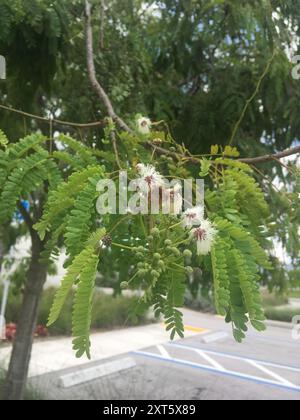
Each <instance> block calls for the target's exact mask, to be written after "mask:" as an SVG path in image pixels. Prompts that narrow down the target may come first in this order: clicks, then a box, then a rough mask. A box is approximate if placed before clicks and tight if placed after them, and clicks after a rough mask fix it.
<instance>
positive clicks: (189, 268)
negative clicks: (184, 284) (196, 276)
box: [185, 267, 194, 274]
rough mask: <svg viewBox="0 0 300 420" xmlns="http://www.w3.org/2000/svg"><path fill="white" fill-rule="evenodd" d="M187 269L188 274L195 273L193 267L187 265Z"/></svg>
mask: <svg viewBox="0 0 300 420" xmlns="http://www.w3.org/2000/svg"><path fill="white" fill-rule="evenodd" d="M185 271H186V273H187V274H193V273H194V269H193V268H192V267H185Z"/></svg>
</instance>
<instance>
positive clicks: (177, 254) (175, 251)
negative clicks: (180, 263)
mask: <svg viewBox="0 0 300 420" xmlns="http://www.w3.org/2000/svg"><path fill="white" fill-rule="evenodd" d="M172 254H174V255H175V257H180V255H181V252H180V251H179V249H178V248H175V247H173V248H172Z"/></svg>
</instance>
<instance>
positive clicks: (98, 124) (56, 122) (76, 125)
mask: <svg viewBox="0 0 300 420" xmlns="http://www.w3.org/2000/svg"><path fill="white" fill-rule="evenodd" d="M0 109H3V110H4V111H8V112H12V113H14V114H18V115H21V116H22V117H26V118H30V119H32V120H35V121H41V122H44V123H46V124H49V125H50V123H52V124H53V125H60V126H66V127H73V128H79V129H85V128H86V129H91V128H97V127H103V126H104V125H105V122H104V121H96V122H91V123H85V124H81V123H74V122H70V121H62V120H57V119H55V118H54V119H52V120H50V118H46V117H41V116H40V115H34V114H30V113H29V112H25V111H21V110H20V109H15V108H12V107H10V106H6V105H2V104H0Z"/></svg>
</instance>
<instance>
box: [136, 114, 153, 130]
mask: <svg viewBox="0 0 300 420" xmlns="http://www.w3.org/2000/svg"><path fill="white" fill-rule="evenodd" d="M151 126H152V121H151V120H150V118H147V117H141V118H139V119H138V120H137V128H138V131H139V132H140V133H141V134H150V130H151Z"/></svg>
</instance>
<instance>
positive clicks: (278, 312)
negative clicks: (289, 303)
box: [265, 307, 300, 323]
mask: <svg viewBox="0 0 300 420" xmlns="http://www.w3.org/2000/svg"><path fill="white" fill-rule="evenodd" d="M265 313H266V317H267V319H270V320H272V321H282V322H289V323H291V322H292V319H293V318H294V316H297V315H300V308H298V309H297V308H296V309H294V308H292V309H289V308H287V309H285V308H283V309H280V308H271V307H269V308H266V309H265Z"/></svg>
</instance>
